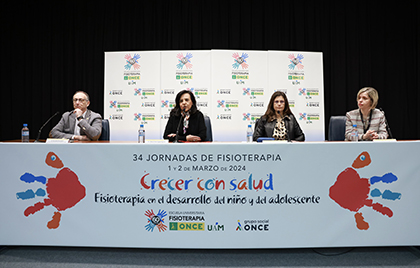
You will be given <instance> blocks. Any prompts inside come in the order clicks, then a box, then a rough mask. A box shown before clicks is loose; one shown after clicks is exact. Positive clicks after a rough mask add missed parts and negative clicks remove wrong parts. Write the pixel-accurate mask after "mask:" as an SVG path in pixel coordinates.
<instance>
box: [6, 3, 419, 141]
mask: <svg viewBox="0 0 420 268" xmlns="http://www.w3.org/2000/svg"><path fill="white" fill-rule="evenodd" d="M377 4H378V2H375V1H363V2H362V1H360V2H359V1H353V2H340V1H333V2H330V1H303V2H302V1H278V0H277V1H219V0H214V1H196V0H195V1H194V0H188V1H187V0H183V1H147V2H146V1H136V2H116V1H115V2H113V3H107V2H94V1H85V2H84V3H76V2H75V1H71V2H70V1H56V2H51V3H49V4H40V3H37V2H28V3H21V2H17V1H14V2H7V3H6V4H2V7H1V11H0V14H1V16H0V17H1V18H0V19H1V25H2V26H1V39H2V40H1V54H2V59H1V73H0V75H1V93H2V94H1V95H2V106H1V107H2V113H1V114H2V120H1V121H2V127H1V131H0V140H12V139H20V130H21V128H22V124H23V123H28V124H29V128H30V130H31V134H30V137H31V138H32V139H34V138H36V135H37V132H38V129H39V128H40V127H41V125H42V124H43V123H44V122H45V121H46V120H47V119H48V118H49V117H50V116H51V115H53V114H54V113H55V112H57V111H59V112H60V114H61V113H63V112H65V111H69V110H71V109H72V102H71V98H72V95H73V94H74V92H75V91H76V90H85V91H87V92H88V93H89V94H90V98H91V105H90V108H91V109H92V110H94V111H96V112H99V113H101V114H103V111H104V106H103V105H104V103H103V99H104V52H107V51H134V50H146V51H149V50H181V49H182V50H200V49H246V50H293V51H316V52H322V53H323V57H324V61H323V65H324V93H325V96H324V100H325V119H324V120H325V126H326V138H328V137H327V133H328V131H327V129H328V122H329V117H330V116H331V115H344V114H345V113H346V111H349V110H352V109H355V108H357V105H356V94H357V92H358V90H359V89H360V88H362V87H365V86H372V87H375V88H376V89H377V90H378V91H379V96H380V98H379V107H381V108H383V109H384V110H385V111H386V116H387V119H388V122H389V125H390V127H391V130H392V133H393V134H394V136H395V137H396V138H397V139H400V140H407V139H419V137H420V125H419V124H418V123H419V118H420V109H419V103H420V97H419V90H420V88H419V77H420V68H419V62H420V61H419V59H420V53H419V51H420V46H419V36H420V35H419V28H420V27H419V26H420V21H419V20H420V19H419V17H420V16H419V11H420V8H419V6H420V4H419V2H418V1H407V2H404V1H400V2H398V4H394V5H384V4H383V3H382V2H381V5H380V6H379V5H377ZM59 118H60V117H59V116H57V117H55V118H54V119H53V120H52V122H51V123H50V124H48V125H47V126H46V127H45V129H44V130H43V132H42V135H41V138H44V139H45V138H46V137H47V135H48V132H49V130H50V129H51V128H52V127H53V126H54V125H55V124H56V123H57V122H58V120H59Z"/></svg>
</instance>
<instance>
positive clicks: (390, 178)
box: [370, 173, 398, 184]
mask: <svg viewBox="0 0 420 268" xmlns="http://www.w3.org/2000/svg"><path fill="white" fill-rule="evenodd" d="M396 180H398V178H397V176H395V175H394V174H392V173H387V174H385V175H383V176H382V177H379V176H373V177H372V178H370V184H375V183H377V182H380V181H382V182H384V183H392V182H394V181H396Z"/></svg>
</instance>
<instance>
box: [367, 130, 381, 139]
mask: <svg viewBox="0 0 420 268" xmlns="http://www.w3.org/2000/svg"><path fill="white" fill-rule="evenodd" d="M378 138H379V135H378V133H376V131H373V130H368V131H367V132H366V133H365V134H364V135H363V139H364V140H368V141H371V140H374V139H378Z"/></svg>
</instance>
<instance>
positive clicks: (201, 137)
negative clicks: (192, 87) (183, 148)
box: [163, 90, 207, 142]
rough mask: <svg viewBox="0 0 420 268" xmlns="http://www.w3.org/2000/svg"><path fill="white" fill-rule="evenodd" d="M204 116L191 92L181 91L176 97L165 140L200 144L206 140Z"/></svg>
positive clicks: (164, 136) (164, 135)
mask: <svg viewBox="0 0 420 268" xmlns="http://www.w3.org/2000/svg"><path fill="white" fill-rule="evenodd" d="M206 131H207V128H206V125H205V123H204V115H203V114H202V113H201V112H200V111H199V110H198V109H197V101H196V100H195V97H194V94H193V93H192V92H191V91H189V90H182V91H180V92H179V93H178V94H177V95H176V97H175V107H174V108H173V109H172V110H171V112H170V114H169V120H168V123H167V124H166V127H165V132H164V134H163V138H164V139H168V140H169V141H172V142H174V141H175V142H177V141H189V142H198V141H205V139H206Z"/></svg>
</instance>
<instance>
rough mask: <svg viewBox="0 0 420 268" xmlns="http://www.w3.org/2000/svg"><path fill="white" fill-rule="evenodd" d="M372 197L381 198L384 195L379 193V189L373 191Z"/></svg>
mask: <svg viewBox="0 0 420 268" xmlns="http://www.w3.org/2000/svg"><path fill="white" fill-rule="evenodd" d="M370 195H371V196H372V197H379V196H381V195H382V193H381V191H379V189H377V188H376V189H374V190H372V191H371V192H370Z"/></svg>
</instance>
